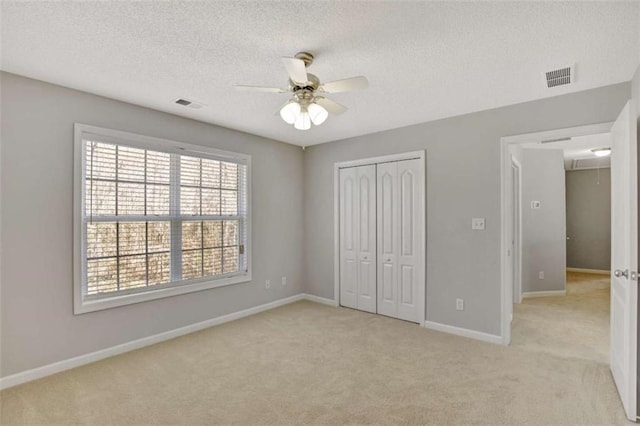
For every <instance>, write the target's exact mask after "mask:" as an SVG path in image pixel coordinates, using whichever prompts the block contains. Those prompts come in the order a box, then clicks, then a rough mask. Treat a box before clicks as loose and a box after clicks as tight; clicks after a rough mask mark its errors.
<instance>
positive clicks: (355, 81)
mask: <svg viewBox="0 0 640 426" xmlns="http://www.w3.org/2000/svg"><path fill="white" fill-rule="evenodd" d="M367 87H369V81H368V80H367V78H366V77H363V76H359V77H351V78H345V79H342V80H336V81H330V82H329V83H324V84H323V85H322V86H320V90H322V91H323V92H326V93H340V92H349V91H351V90H362V89H366V88H367Z"/></svg>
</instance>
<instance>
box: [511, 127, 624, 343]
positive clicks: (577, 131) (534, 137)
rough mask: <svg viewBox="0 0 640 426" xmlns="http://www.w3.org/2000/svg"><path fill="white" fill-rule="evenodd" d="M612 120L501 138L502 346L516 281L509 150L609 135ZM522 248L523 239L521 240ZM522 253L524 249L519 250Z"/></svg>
mask: <svg viewBox="0 0 640 426" xmlns="http://www.w3.org/2000/svg"><path fill="white" fill-rule="evenodd" d="M612 126H613V121H611V122H606V123H598V124H589V125H584V126H577V127H568V128H564V129H555V130H546V131H542V132H534V133H525V134H519V135H512V136H504V137H502V138H500V283H501V292H500V296H501V297H500V298H501V303H500V306H501V321H500V323H501V327H500V328H501V330H500V331H501V338H502V344H503V345H509V344H510V343H511V315H512V313H513V280H512V276H513V275H512V272H511V267H512V266H513V262H512V261H511V254H510V251H509V247H510V246H511V243H510V241H511V239H512V236H511V230H510V228H511V226H510V225H511V215H512V211H511V208H510V207H511V205H510V202H511V196H512V195H511V192H512V191H511V185H512V181H511V164H512V156H511V155H510V153H509V147H510V146H513V145H521V144H524V143H531V142H537V141H540V140H547V139H562V138H569V137H576V136H587V135H594V134H598V133H609V132H610V131H611V127H612ZM520 245H522V240H520ZM520 250H522V247H520Z"/></svg>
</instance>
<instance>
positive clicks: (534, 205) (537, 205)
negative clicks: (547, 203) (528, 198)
mask: <svg viewBox="0 0 640 426" xmlns="http://www.w3.org/2000/svg"><path fill="white" fill-rule="evenodd" d="M531 208H532V209H534V210H537V209H539V208H540V201H537V200H536V201H532V202H531Z"/></svg>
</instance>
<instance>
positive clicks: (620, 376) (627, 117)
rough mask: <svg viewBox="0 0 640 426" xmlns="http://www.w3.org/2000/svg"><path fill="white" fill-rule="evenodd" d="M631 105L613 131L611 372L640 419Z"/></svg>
mask: <svg viewBox="0 0 640 426" xmlns="http://www.w3.org/2000/svg"><path fill="white" fill-rule="evenodd" d="M636 131H637V130H636V113H635V108H634V107H633V104H632V103H631V102H628V103H627V105H626V106H625V107H624V109H623V110H622V112H621V113H620V116H619V117H618V119H617V120H616V122H615V124H614V125H613V127H612V129H611V269H612V270H613V274H612V276H611V372H612V374H613V378H614V380H615V383H616V386H617V388H618V392H619V394H620V399H621V400H622V405H623V406H624V409H625V412H626V414H627V417H628V418H629V419H630V420H633V421H635V420H636V368H637V365H636V362H637V347H636V342H637V334H636V333H637V314H638V311H637V303H638V288H637V284H638V283H637V271H638V157H637V155H638V141H637V134H636Z"/></svg>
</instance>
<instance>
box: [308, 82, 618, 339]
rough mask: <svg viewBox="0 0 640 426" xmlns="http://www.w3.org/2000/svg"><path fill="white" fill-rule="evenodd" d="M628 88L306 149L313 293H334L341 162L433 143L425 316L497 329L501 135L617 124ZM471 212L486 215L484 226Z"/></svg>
mask: <svg viewBox="0 0 640 426" xmlns="http://www.w3.org/2000/svg"><path fill="white" fill-rule="evenodd" d="M630 91H631V88H630V85H629V83H622V84H617V85H613V86H608V87H602V88H598V89H594V90H589V91H584V92H579V93H573V94H569V95H564V96H558V97H553V98H548V99H543V100H539V101H533V102H527V103H523V104H518V105H512V106H508V107H504V108H498V109H493V110H488V111H482V112H478V113H474V114H468V115H463V116H459V117H453V118H448V119H444V120H438V121H433V122H429V123H423V124H419V125H415V126H409V127H404V128H400V129H394V130H389V131H385V132H380V133H375V134H370V135H365V136H360V137H356V138H350V139H345V140H342V141H338V142H332V143H328V144H322V145H316V146H312V147H310V148H307V151H306V153H305V157H304V162H305V165H304V173H305V178H304V183H305V191H304V194H305V256H306V262H305V265H306V270H305V285H306V288H307V292H309V293H312V294H315V295H318V296H321V297H327V298H333V288H334V283H333V267H334V265H333V255H334V254H333V164H334V163H335V162H338V161H345V160H354V159H358V158H365V157H373V156H378V155H384V154H392V153H398V152H406V151H414V150H420V149H425V150H426V153H427V155H426V157H427V166H426V167H427V176H426V179H427V318H428V320H430V321H435V322H438V323H443V324H448V325H453V326H458V327H464V328H468V329H471V330H477V331H481V332H486V333H491V334H495V335H499V334H500V300H501V293H500V138H501V137H502V136H507V135H517V134H522V133H530V132H537V131H542V130H549V129H558V128H565V127H571V126H580V125H585V124H592V123H601V122H606V121H612V120H614V119H615V118H616V117H617V115H618V113H619V112H620V110H621V109H622V107H623V106H624V103H625V102H626V101H627V100H628V99H629V93H630ZM425 102H429V100H428V99H426V100H425ZM472 217H485V218H486V230H485V231H484V232H482V231H472V230H471V218H472ZM456 298H463V299H465V301H466V302H465V310H464V311H456V310H455V299H456Z"/></svg>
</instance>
